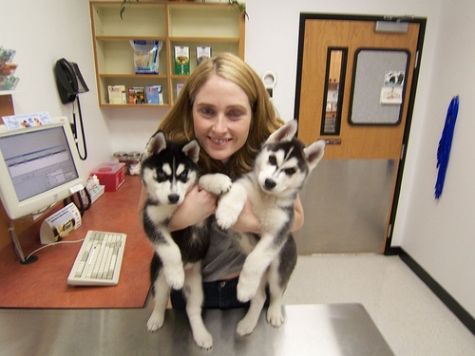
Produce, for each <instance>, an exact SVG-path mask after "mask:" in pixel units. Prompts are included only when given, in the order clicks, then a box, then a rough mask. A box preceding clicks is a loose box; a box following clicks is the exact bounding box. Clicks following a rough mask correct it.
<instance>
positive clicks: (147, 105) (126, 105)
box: [101, 104, 170, 109]
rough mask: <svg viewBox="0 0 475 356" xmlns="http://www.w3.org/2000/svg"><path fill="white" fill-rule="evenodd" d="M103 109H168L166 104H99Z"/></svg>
mask: <svg viewBox="0 0 475 356" xmlns="http://www.w3.org/2000/svg"><path fill="white" fill-rule="evenodd" d="M101 107H103V108H134V109H138V108H147V109H150V108H155V109H156V108H169V107H170V105H168V104H101Z"/></svg>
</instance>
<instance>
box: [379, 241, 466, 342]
mask: <svg viewBox="0 0 475 356" xmlns="http://www.w3.org/2000/svg"><path fill="white" fill-rule="evenodd" d="M386 255H389V256H394V255H397V256H399V258H401V260H402V261H403V262H404V263H405V264H406V265H407V266H408V267H409V268H410V269H411V270H412V271H413V272H414V273H415V274H416V275H417V276H418V277H419V278H420V279H421V280H422V281H423V282H424V283H425V284H426V285H427V286H428V287H429V288H430V290H431V291H432V292H433V293H434V294H435V295H436V296H437V297H438V298H439V299H440V300H441V301H442V303H444V304H445V305H446V306H447V308H449V309H450V311H451V312H452V313H454V315H455V316H456V317H457V318H458V319H459V320H460V321H461V322H462V323H463V324H464V325H465V326H466V327H467V328H468V330H470V332H471V333H472V334H474V335H475V319H474V318H473V317H472V316H471V315H470V313H469V312H467V311H466V310H465V309H464V308H463V307H462V306H461V305H460V304H459V303H458V302H457V301H456V300H455V299H454V298H453V297H452V296H451V295H450V294H449V293H448V292H447V291H446V290H445V289H444V288H443V287H442V286H441V285H440V284H439V283H437V281H436V280H435V279H433V278H432V277H431V276H430V274H429V273H427V272H426V271H425V270H424V268H422V267H421V265H419V264H418V263H417V262H416V261H415V260H414V259H413V258H412V257H411V256H410V255H409V254H408V253H407V252H406V251H404V249H403V248H401V247H391V248H390V249H388V250H387V251H386Z"/></svg>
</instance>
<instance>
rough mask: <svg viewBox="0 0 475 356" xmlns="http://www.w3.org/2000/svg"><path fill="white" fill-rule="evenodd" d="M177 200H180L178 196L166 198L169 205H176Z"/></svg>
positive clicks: (173, 195) (172, 195)
mask: <svg viewBox="0 0 475 356" xmlns="http://www.w3.org/2000/svg"><path fill="white" fill-rule="evenodd" d="M178 200H180V196H179V195H178V194H170V195H169V196H168V201H169V202H170V204H176V203H178Z"/></svg>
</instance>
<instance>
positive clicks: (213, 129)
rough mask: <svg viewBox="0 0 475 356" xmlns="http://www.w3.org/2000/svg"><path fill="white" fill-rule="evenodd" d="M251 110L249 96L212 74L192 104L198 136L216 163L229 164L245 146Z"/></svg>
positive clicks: (200, 142)
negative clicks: (235, 154)
mask: <svg viewBox="0 0 475 356" xmlns="http://www.w3.org/2000/svg"><path fill="white" fill-rule="evenodd" d="M251 118H252V111H251V106H250V104H249V99H248V97H247V95H246V93H245V92H244V91H243V90H242V89H241V88H240V87H239V86H238V85H237V84H235V83H233V82H231V81H229V80H227V79H224V78H222V77H220V76H218V75H216V74H213V75H212V76H211V77H210V78H209V79H208V81H207V82H206V83H205V84H204V85H203V86H202V87H201V89H200V90H198V92H197V94H196V97H195V100H194V103H193V124H194V129H195V137H196V139H197V140H198V142H199V144H200V146H201V148H202V149H204V150H205V151H206V153H208V155H209V156H210V157H211V158H212V159H215V160H218V161H222V162H226V161H227V160H228V159H229V158H230V157H231V156H232V155H233V154H234V153H236V152H237V151H238V150H239V149H240V148H241V147H243V146H244V144H245V143H246V140H247V136H248V135H249V127H250V126H251Z"/></svg>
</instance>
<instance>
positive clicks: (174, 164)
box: [141, 131, 231, 349]
mask: <svg viewBox="0 0 475 356" xmlns="http://www.w3.org/2000/svg"><path fill="white" fill-rule="evenodd" d="M199 151H200V148H199V145H198V143H197V142H196V141H194V140H193V141H191V142H189V143H187V144H184V145H179V144H177V143H174V142H170V141H167V140H166V139H165V136H164V134H163V132H160V131H159V132H158V133H157V134H155V135H154V136H153V137H152V138H151V139H150V141H149V142H148V144H147V147H146V150H145V152H144V154H143V156H142V162H141V176H142V181H143V184H144V187H145V188H146V191H147V201H146V203H145V206H144V209H143V214H142V218H143V226H144V230H145V233H146V234H147V236H148V238H149V239H150V241H151V243H152V246H153V249H154V255H153V258H152V262H151V266H150V277H151V284H152V293H153V295H154V308H153V311H152V314H151V315H150V318H149V319H148V322H147V327H148V330H150V331H155V330H157V329H159V328H160V327H161V326H162V325H163V322H164V318H165V308H166V306H167V302H168V298H169V295H170V288H174V289H181V288H183V291H184V294H185V298H186V300H187V304H186V312H187V315H188V319H189V321H190V326H191V330H192V333H193V338H194V340H195V342H196V343H197V344H198V345H199V346H200V347H203V348H205V349H209V348H211V347H212V345H213V339H212V336H211V334H210V333H209V332H208V330H207V329H206V327H205V325H204V323H203V319H202V316H201V305H202V303H203V290H202V278H201V260H202V259H203V258H204V256H205V254H206V251H207V250H208V246H209V237H208V234H207V224H208V222H205V223H202V224H200V225H198V226H190V227H188V228H186V229H184V230H180V231H174V232H170V230H169V229H168V222H169V220H170V217H171V216H172V214H173V213H174V211H175V210H176V208H177V207H178V206H179V205H180V204H181V203H182V202H183V200H184V198H185V196H186V194H187V192H188V191H189V190H190V189H191V188H192V187H193V186H194V185H195V184H196V183H197V182H198V178H199V169H198V166H197V162H198V159H199ZM201 178H203V179H202V181H201V180H200V182H201V184H202V186H203V188H204V189H205V190H208V191H210V192H212V193H214V194H217V195H219V194H222V193H224V192H226V191H227V190H229V188H230V187H231V180H230V179H229V177H227V176H226V175H223V174H210V175H204V176H202V177H201Z"/></svg>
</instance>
